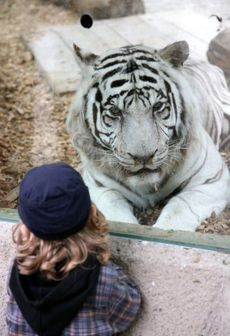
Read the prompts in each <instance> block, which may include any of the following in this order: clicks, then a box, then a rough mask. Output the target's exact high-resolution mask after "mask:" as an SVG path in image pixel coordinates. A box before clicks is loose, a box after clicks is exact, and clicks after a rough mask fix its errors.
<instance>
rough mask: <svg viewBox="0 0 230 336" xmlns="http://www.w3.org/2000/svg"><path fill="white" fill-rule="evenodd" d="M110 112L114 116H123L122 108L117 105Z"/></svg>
mask: <svg viewBox="0 0 230 336" xmlns="http://www.w3.org/2000/svg"><path fill="white" fill-rule="evenodd" d="M110 113H111V114H112V115H113V116H114V117H119V116H121V114H122V112H121V110H120V109H119V108H118V107H117V106H113V107H112V108H111V109H110Z"/></svg>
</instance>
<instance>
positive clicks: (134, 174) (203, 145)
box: [67, 41, 230, 231]
mask: <svg viewBox="0 0 230 336" xmlns="http://www.w3.org/2000/svg"><path fill="white" fill-rule="evenodd" d="M74 49H75V53H76V59H77V62H78V64H79V65H80V66H81V69H82V74H83V79H82V82H81V85H80V86H79V88H78V90H77V93H76V96H75V97H74V99H73V103H72V106H71V109H70V112H69V115H68V117H67V128H68V131H69V133H70V134H71V137H72V139H73V144H74V146H75V148H76V149H77V151H78V153H79V155H80V158H81V161H82V164H83V177H84V180H85V182H86V184H87V185H88V187H89V190H90V194H91V198H92V200H93V202H95V203H96V205H97V206H98V208H99V209H100V210H101V211H102V212H103V213H104V214H105V216H106V217H107V218H108V219H109V220H113V221H119V222H130V223H138V220H137V218H136V217H135V216H134V213H133V205H135V206H137V207H139V208H147V207H148V206H154V205H155V204H157V203H158V202H160V201H162V200H165V201H167V202H166V205H165V206H164V208H163V210H162V212H161V214H160V216H159V218H158V220H157V222H156V224H155V227H158V228H162V229H174V230H189V231H194V230H195V228H196V227H197V225H199V223H200V222H201V221H202V220H204V219H205V218H207V217H209V216H210V215H211V213H212V212H213V211H215V212H216V213H217V214H219V213H220V212H221V211H222V210H223V209H224V208H225V207H226V205H227V203H228V201H229V199H230V177H229V171H228V168H227V166H226V164H225V163H224V161H223V159H222V158H221V155H220V154H219V152H218V148H219V146H220V145H221V143H220V141H221V134H222V132H223V126H225V132H229V123H228V124H225V125H223V120H224V118H225V117H226V118H229V115H230V93H229V91H228V89H227V86H226V83H225V81H224V77H223V75H222V72H221V70H219V69H218V68H217V67H215V66H213V65H210V64H208V63H195V62H191V61H190V62H189V61H186V60H187V58H188V55H189V47H188V44H187V43H186V42H185V41H179V42H175V43H173V44H171V45H169V46H167V47H165V48H164V49H161V50H158V51H157V50H154V49H152V48H149V47H146V46H141V45H136V46H127V47H122V48H119V49H115V50H109V51H108V52H106V53H104V54H103V55H101V56H97V55H94V54H91V53H87V52H84V51H82V50H81V49H80V48H79V47H77V46H76V45H75V46H74ZM185 61H186V62H185ZM184 62H185V63H184ZM225 145H226V144H225Z"/></svg>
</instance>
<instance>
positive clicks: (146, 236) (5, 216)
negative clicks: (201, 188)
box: [0, 208, 230, 254]
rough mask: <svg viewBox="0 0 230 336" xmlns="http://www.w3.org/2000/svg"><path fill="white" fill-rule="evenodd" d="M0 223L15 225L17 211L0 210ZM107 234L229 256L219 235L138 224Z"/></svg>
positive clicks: (116, 226) (229, 245) (228, 242)
mask: <svg viewBox="0 0 230 336" xmlns="http://www.w3.org/2000/svg"><path fill="white" fill-rule="evenodd" d="M0 221H2V222H12V223H16V222H17V221H18V214H17V210H15V209H9V208H0ZM109 232H110V234H111V235H112V236H114V237H120V238H127V239H135V240H143V241H148V242H158V243H165V244H171V245H179V246H183V247H185V248H186V247H192V248H201V249H206V250H214V251H221V252H224V253H229V254H230V236H227V235H226V236H222V235H219V234H209V233H199V232H188V231H173V230H171V231H166V230H160V229H157V228H154V227H150V226H143V225H138V224H130V223H120V222H109Z"/></svg>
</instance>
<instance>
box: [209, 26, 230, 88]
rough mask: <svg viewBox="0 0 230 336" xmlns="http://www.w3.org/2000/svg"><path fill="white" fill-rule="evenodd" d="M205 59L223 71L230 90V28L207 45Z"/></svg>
mask: <svg viewBox="0 0 230 336" xmlns="http://www.w3.org/2000/svg"><path fill="white" fill-rule="evenodd" d="M207 58H208V60H209V62H210V63H212V64H214V65H217V66H218V67H219V68H221V69H222V70H223V71H224V74H225V77H226V80H227V83H228V86H229V88H230V28H226V29H224V30H223V31H221V32H220V33H219V34H218V35H216V37H214V38H213V39H212V40H211V42H210V43H209V47H208V51H207Z"/></svg>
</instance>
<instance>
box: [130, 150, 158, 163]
mask: <svg viewBox="0 0 230 336" xmlns="http://www.w3.org/2000/svg"><path fill="white" fill-rule="evenodd" d="M157 151H158V149H156V150H155V151H154V153H151V154H150V155H136V154H132V153H127V154H129V155H130V156H131V158H132V159H133V160H135V161H139V162H142V163H147V162H148V161H150V160H152V159H153V157H154V156H155V155H156V153H157Z"/></svg>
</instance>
